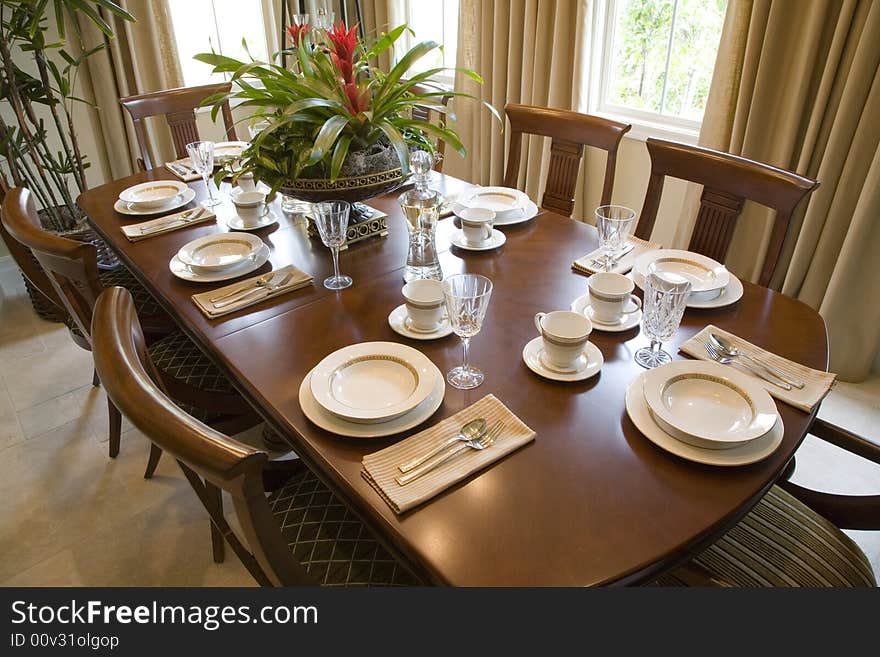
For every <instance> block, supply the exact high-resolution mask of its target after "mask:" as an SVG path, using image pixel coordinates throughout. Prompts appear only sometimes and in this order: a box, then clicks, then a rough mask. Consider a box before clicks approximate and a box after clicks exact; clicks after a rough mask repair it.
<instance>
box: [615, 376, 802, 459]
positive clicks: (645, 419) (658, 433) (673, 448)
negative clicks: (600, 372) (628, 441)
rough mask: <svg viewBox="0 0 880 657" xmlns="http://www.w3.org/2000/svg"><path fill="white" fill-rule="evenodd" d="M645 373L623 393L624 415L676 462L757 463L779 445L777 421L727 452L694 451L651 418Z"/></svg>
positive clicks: (779, 423) (781, 432)
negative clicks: (645, 388) (764, 430)
mask: <svg viewBox="0 0 880 657" xmlns="http://www.w3.org/2000/svg"><path fill="white" fill-rule="evenodd" d="M646 374H647V372H644V373H642V374H640V375H639V376H638V377H637V378H636V379H635V381H633V382H632V383H631V384H630V385H629V388H627V391H626V412H627V415H629V418H630V419H631V420H632V423H633V424H634V425H636V429H638V430H639V431H641V432H642V434H643V435H644V436H645V438H647V439H648V440H650V441H651V442H652V443H654V444H655V445H657V446H658V447H660V448H662V449H665V450H666V451H667V452H669V453H671V454H674V455H675V456H678V457H680V458H683V459H686V460H688V461H694V462H696V463H703V464H705V465H720V466H737V465H748V464H750V463H757V462H758V461H762V460H763V459H765V458H767V457H768V456H770V455H771V454H772V453H773V452H775V451H776V449H777V448H778V447H779V445H781V444H782V437H783V435H784V434H785V429H784V427H783V425H782V418H781V417H780V418H779V419H778V420H777V421H776V424H775V425H773V428H772V429H771V430H770V432H769V433H768V434H766V435H765V436H764V437H762V438H758V439H757V440H751V441H749V442H747V443H745V444H744V445H742V446H740V447H733V448H731V449H703V448H702V447H694V446H693V445H688V444H687V443H683V442H681V441H680V440H678V439H676V438H674V437H673V436H670V435H669V434H668V433H666V432H665V431H663V429H661V428H660V427H659V426H657V423H656V422H655V421H654V418H653V417H652V415H651V409H649V408H648V402H646V401H645V395H644V392H643V390H642V386H643V384H644V381H645V375H646Z"/></svg>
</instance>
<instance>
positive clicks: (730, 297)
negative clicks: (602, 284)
mask: <svg viewBox="0 0 880 657" xmlns="http://www.w3.org/2000/svg"><path fill="white" fill-rule="evenodd" d="M628 276H629V277H630V278H632V280H633V282H634V283H635V284H636V285H638V286H639V289H640V290H644V289H645V280H644V279H643V278H642V277H641V276H639V275H638V274H637V273H636V272H635V270H633V271H631V272H630V273H629V274H628ZM743 292H744V290H743V284H742V281H740V280H739V279H738V278H737V277H736V276H735V275H734V274H730V282H729V283H728V284H727V285H726V286H724V289H723V290H722V291H721V294H720V295H718V296H717V297H715V298H713V299H708V300H701V299H694V298H693V295H691V296H690V297H688V302H687V307H688V308H723V307H724V306H729V305H731V304H734V303H736V302H737V301H739V300H740V299H742V295H743Z"/></svg>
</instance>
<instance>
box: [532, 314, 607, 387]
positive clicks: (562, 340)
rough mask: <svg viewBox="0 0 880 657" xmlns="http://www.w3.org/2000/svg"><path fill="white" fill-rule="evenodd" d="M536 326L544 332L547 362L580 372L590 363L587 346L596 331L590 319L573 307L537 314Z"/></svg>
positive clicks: (549, 365)
mask: <svg viewBox="0 0 880 657" xmlns="http://www.w3.org/2000/svg"><path fill="white" fill-rule="evenodd" d="M535 327H536V328H537V329H538V332H539V333H540V334H541V339H542V340H543V343H544V353H543V354H542V356H541V358H542V360H543V361H544V365H545V366H546V367H549V368H550V369H552V370H557V371H559V372H577V371H579V370H581V369H583V367H584V366H585V365H586V357H585V356H584V348H585V347H586V345H587V338H589V337H590V332H591V331H592V330H593V325H592V323H591V322H590V320H589V319H587V318H586V317H585V316H584V315H581V314H580V313H575V312H572V311H570V310H556V311H554V312H552V313H538V314H537V315H535Z"/></svg>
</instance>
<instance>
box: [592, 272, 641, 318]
mask: <svg viewBox="0 0 880 657" xmlns="http://www.w3.org/2000/svg"><path fill="white" fill-rule="evenodd" d="M587 287H588V288H589V291H590V315H591V316H592V318H593V319H594V320H595V321H597V322H599V323H600V324H617V323H619V322H620V321H621V320H622V319H623V315H624V314H626V313H634V312H635V311H637V310H638V309H639V308H641V307H642V300H641V299H639V298H638V297H637V296H636V295H634V294H633V293H632V291H633V290H634V289H635V283H633V282H632V280H631V279H629V278H627V277H626V276H624V275H623V274H615V273H613V272H600V273H598V274H593V275H592V276H590V277H589V278H588V279H587Z"/></svg>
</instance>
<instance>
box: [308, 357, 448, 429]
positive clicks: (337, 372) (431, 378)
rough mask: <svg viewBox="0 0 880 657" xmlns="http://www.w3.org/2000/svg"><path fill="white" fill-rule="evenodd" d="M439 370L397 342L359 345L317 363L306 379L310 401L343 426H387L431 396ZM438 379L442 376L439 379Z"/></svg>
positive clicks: (426, 358)
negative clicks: (361, 424)
mask: <svg viewBox="0 0 880 657" xmlns="http://www.w3.org/2000/svg"><path fill="white" fill-rule="evenodd" d="M437 376H440V375H439V370H437V368H436V367H435V366H434V364H433V363H432V362H431V361H430V360H429V359H428V357H427V356H425V355H424V354H422V353H421V352H420V351H417V350H416V349H413V348H412V347H408V346H406V345H402V344H398V343H396V342H362V343H359V344H355V345H350V346H348V347H344V348H342V349H339V350H338V351H334V352H333V353H332V354H330V355H329V356H327V357H326V358H324V359H323V360H322V361H321V362H320V363H318V364H317V365H316V366H315V368H314V370H312V376H311V381H310V390H311V393H312V396H313V397H314V399H315V401H316V402H317V403H318V404H319V405H320V406H321V407H322V408H323V409H324V410H326V411H327V412H328V413H330V414H332V415H335V416H336V417H339V418H342V419H344V420H346V421H348V422H354V423H363V424H372V423H380V422H388V421H390V420H393V419H394V418H397V417H400V416H401V415H403V414H405V413H408V412H410V411H412V410H413V409H414V408H416V407H417V406H418V405H419V404H421V403H422V402H423V401H425V399H426V398H427V397H428V395H429V394H430V393H431V390H432V389H433V387H434V385H435V383H436V381H435V379H436V377H437ZM441 378H442V376H441Z"/></svg>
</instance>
